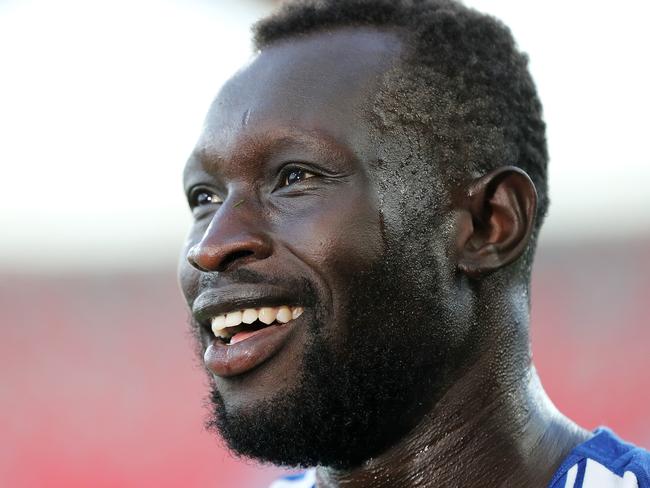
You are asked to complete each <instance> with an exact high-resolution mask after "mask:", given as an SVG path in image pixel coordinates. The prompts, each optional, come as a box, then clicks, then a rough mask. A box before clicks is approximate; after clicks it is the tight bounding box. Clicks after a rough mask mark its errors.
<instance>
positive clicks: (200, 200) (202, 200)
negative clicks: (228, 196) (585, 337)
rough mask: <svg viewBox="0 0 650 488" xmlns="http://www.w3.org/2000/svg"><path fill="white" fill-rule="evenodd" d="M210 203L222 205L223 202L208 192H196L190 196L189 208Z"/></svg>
mask: <svg viewBox="0 0 650 488" xmlns="http://www.w3.org/2000/svg"><path fill="white" fill-rule="evenodd" d="M212 203H223V200H221V198H219V196H218V195H216V194H214V193H212V192H211V191H208V190H197V191H195V192H193V193H192V195H191V196H190V207H192V208H193V209H194V208H196V207H200V206H202V205H210V204H212Z"/></svg>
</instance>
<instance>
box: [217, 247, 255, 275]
mask: <svg viewBox="0 0 650 488" xmlns="http://www.w3.org/2000/svg"><path fill="white" fill-rule="evenodd" d="M254 254H255V253H254V252H253V251H245V250H242V251H234V252H231V253H230V254H228V255H227V256H226V257H225V258H224V259H223V261H221V263H219V271H225V270H226V269H228V267H229V266H230V265H231V264H232V263H234V262H235V261H239V260H241V259H244V258H247V257H248V256H253V255H254Z"/></svg>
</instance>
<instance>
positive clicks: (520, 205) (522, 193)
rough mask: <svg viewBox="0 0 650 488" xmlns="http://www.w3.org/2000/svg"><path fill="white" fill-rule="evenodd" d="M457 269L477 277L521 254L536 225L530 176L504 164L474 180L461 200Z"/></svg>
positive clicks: (534, 193)
mask: <svg viewBox="0 0 650 488" xmlns="http://www.w3.org/2000/svg"><path fill="white" fill-rule="evenodd" d="M459 204H460V206H461V207H462V209H463V210H464V212H463V218H462V219H461V222H460V227H459V232H458V240H457V246H458V249H457V251H458V254H457V255H458V268H459V270H460V271H461V272H463V273H465V274H467V275H468V276H470V277H478V276H480V275H482V274H485V273H489V272H492V271H494V270H496V269H498V268H501V267H503V266H506V265H508V264H510V263H511V262H513V261H515V260H516V259H517V258H518V257H519V256H521V255H522V254H523V253H524V251H525V250H526V248H527V247H528V243H529V242H530V238H531V235H532V233H533V230H534V225H535V213H536V210H537V191H536V190H535V185H534V184H533V182H532V181H531V179H530V177H529V176H528V175H527V174H526V173H525V172H524V171H522V170H521V169H519V168H516V167H514V166H504V167H501V168H497V169H496V170H493V171H491V172H490V173H488V174H486V175H485V176H482V177H480V178H478V179H476V180H474V181H472V182H471V183H470V185H469V187H468V188H467V189H466V191H465V193H464V195H463V198H462V201H461V202H459Z"/></svg>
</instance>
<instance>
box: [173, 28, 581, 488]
mask: <svg viewBox="0 0 650 488" xmlns="http://www.w3.org/2000/svg"><path fill="white" fill-rule="evenodd" d="M402 51H403V45H402V41H401V40H400V38H399V36H398V35H397V34H396V33H392V32H387V31H378V30H370V29H368V30H366V29H355V30H351V29H340V30H337V31H334V32H332V33H328V34H319V35H312V36H309V37H307V38H304V39H300V40H293V41H291V42H285V43H280V44H277V45H274V46H272V47H270V48H267V49H265V50H264V51H263V52H262V53H260V54H259V55H258V56H257V57H256V58H255V60H254V61H253V62H252V64H250V65H249V66H247V67H246V68H245V69H243V70H242V71H241V72H240V73H238V74H237V75H236V76H235V77H234V78H233V79H231V81H230V82H229V83H228V84H227V85H226V86H225V87H224V89H223V90H222V91H221V93H220V94H219V96H218V97H217V99H216V100H215V102H214V104H213V106H212V108H211V110H210V112H209V114H208V117H207V119H206V124H205V129H204V132H203V134H202V136H201V138H200V140H199V142H198V144H197V147H196V149H195V151H194V153H193V156H192V157H191V158H190V160H189V162H188V165H187V167H186V170H185V186H186V190H187V192H188V195H189V198H190V203H191V204H192V205H193V206H194V210H193V212H194V217H195V221H194V225H193V227H192V229H191V231H190V234H189V237H188V240H187V242H186V248H185V251H184V252H185V255H186V256H187V259H186V260H181V265H180V270H179V273H180V279H181V284H182V288H183V291H184V294H185V297H186V300H187V302H188V304H189V306H190V308H191V309H193V310H194V311H195V312H196V310H197V304H196V302H197V297H199V296H201V294H203V295H204V296H205V293H206V290H207V291H208V292H209V293H213V294H214V295H215V296H216V295H218V294H219V293H220V292H221V293H222V294H226V295H228V294H231V295H232V294H234V295H236V294H237V293H238V292H240V291H241V293H242V294H244V295H245V294H246V293H247V290H249V289H250V287H251V286H249V285H250V284H247V285H246V286H245V287H244V285H242V284H241V282H240V281H239V277H240V276H241V272H242V271H246V270H249V271H251V272H254V273H256V274H257V275H259V276H262V277H264V278H265V280H267V281H268V282H269V283H273V284H274V286H275V288H274V290H275V291H274V293H276V294H277V295H279V298H278V300H279V301H281V300H282V299H285V298H286V300H289V297H290V296H292V289H291V288H290V287H288V286H287V287H284V288H283V285H282V284H283V283H290V284H294V283H298V282H299V280H300V279H301V278H306V279H308V280H309V281H310V282H311V283H313V284H314V286H315V289H316V292H317V295H318V297H319V300H320V301H321V303H324V304H325V309H326V310H327V311H328V314H327V317H326V320H325V323H326V327H327V328H328V331H329V332H330V333H331V334H332V336H333V337H336V336H337V335H342V334H343V332H344V331H343V330H342V329H344V328H345V325H346V324H345V321H344V320H343V319H342V318H341V317H344V316H345V312H346V311H348V310H349V309H350V307H353V304H350V303H349V302H348V300H347V299H346V295H345V292H344V290H345V289H346V284H347V283H348V281H349V276H350V275H351V274H354V273H359V272H363V270H364V269H366V268H367V267H368V266H370V265H371V264H372V263H373V262H376V261H377V260H379V259H382V253H383V252H384V246H383V245H382V242H383V240H382V239H383V237H382V232H385V231H386V229H390V228H391V225H390V224H391V222H390V218H391V215H393V213H391V212H390V209H386V208H382V207H381V204H380V201H382V199H381V198H380V195H379V193H378V192H379V190H378V187H377V185H376V184H375V179H374V177H373V172H372V168H371V162H372V161H374V160H375V159H376V157H377V156H376V152H375V144H374V143H373V141H374V140H376V132H375V128H374V127H373V126H372V124H371V123H370V121H369V120H368V117H367V115H366V114H367V108H368V106H369V104H371V101H372V99H373V95H374V93H375V92H376V90H377V89H378V87H379V85H380V82H381V77H382V75H384V74H385V73H386V72H387V70H389V69H391V68H392V67H394V66H395V65H396V64H397V63H399V59H400V53H401V52H402ZM450 194H451V195H452V196H453V198H451V203H449V205H448V208H446V209H445V213H446V219H447V223H448V224H449V225H448V226H447V229H451V231H450V232H447V233H445V234H433V235H431V239H432V243H433V245H434V246H436V247H437V248H438V249H440V250H443V251H444V252H441V255H444V256H445V259H447V260H448V262H447V263H446V264H447V265H448V266H449V267H450V268H452V269H457V270H458V273H459V277H460V279H459V280H457V283H456V284H455V285H454V286H456V287H457V288H453V287H452V286H451V285H450V286H449V290H448V292H449V293H448V295H449V296H450V297H451V298H450V299H451V300H454V303H455V304H456V305H455V306H457V307H458V309H459V311H460V312H461V314H462V312H463V311H465V310H466V311H473V310H474V309H478V308H479V307H483V308H482V310H483V309H486V304H487V310H488V311H486V312H484V313H482V315H481V320H482V321H483V322H484V324H485V325H486V327H485V330H488V331H490V332H489V333H486V334H485V337H482V339H481V341H480V344H481V352H480V355H479V356H478V357H477V359H476V361H473V362H472V363H471V364H470V365H468V366H467V367H465V368H464V369H463V371H462V372H459V374H458V377H457V379H456V381H454V383H453V384H452V385H450V387H449V388H448V389H447V390H446V391H445V392H444V394H442V395H441V397H440V398H439V399H438V400H437V401H436V402H435V404H434V405H433V406H432V407H431V408H430V409H429V411H427V412H426V413H425V414H424V415H423V416H422V417H421V418H420V419H418V421H417V422H416V425H415V427H414V428H413V429H411V430H410V431H408V432H405V433H404V435H403V436H402V437H401V439H400V440H399V441H398V442H397V443H395V444H394V445H392V446H391V447H390V448H389V449H388V450H386V451H385V452H383V453H382V454H381V455H380V456H376V457H374V458H372V459H369V460H367V461H366V462H365V463H363V464H362V465H361V466H358V467H355V468H353V469H345V470H334V469H331V468H328V467H326V466H325V467H319V468H318V472H317V478H318V486H319V487H337V486H346V487H367V486H373V487H381V486H386V487H388V486H393V487H394V486H400V487H401V486H403V487H411V486H412V487H416V486H432V487H433V486H464V487H474V486H476V487H479V486H481V487H484V486H531V487H533V486H539V487H543V486H546V484H547V483H548V482H549V481H550V478H551V476H552V475H553V473H554V471H555V470H556V469H557V467H558V466H559V464H560V462H561V460H562V459H563V458H564V457H565V456H566V454H567V453H568V452H569V451H570V449H572V448H573V447H574V446H575V445H577V444H578V443H580V442H582V441H583V440H585V439H586V438H587V437H588V436H589V433H588V432H586V431H584V430H582V429H580V428H579V427H577V426H575V425H574V424H572V423H571V422H570V421H569V420H568V419H566V418H565V417H563V416H562V415H561V414H560V413H559V412H557V410H555V408H554V407H553V406H552V404H551V403H550V401H549V400H548V398H547V397H546V395H545V393H544V391H543V389H542V388H541V385H540V383H539V380H538V378H537V375H536V373H535V370H534V368H533V367H532V365H531V363H530V353H529V349H528V336H527V332H526V330H527V321H528V303H527V292H526V285H525V284H517V283H514V284H512V285H511V286H510V281H511V280H508V279H504V280H502V281H499V280H498V279H497V278H495V276H498V273H500V272H501V271H502V270H504V269H506V268H507V267H508V266H509V265H511V264H512V263H514V262H516V261H517V259H518V258H519V257H520V256H522V254H523V253H524V252H525V251H526V249H527V247H528V245H529V243H530V239H531V235H532V232H533V228H534V215H535V208H536V193H535V188H534V186H533V184H532V183H531V181H530V179H529V178H528V176H527V175H526V174H524V173H523V172H521V171H520V170H518V169H516V168H512V167H503V168H499V169H498V170H496V171H493V172H491V173H489V174H487V175H482V176H479V177H478V178H476V177H472V178H468V179H467V181H466V182H464V183H463V184H462V185H459V186H457V187H454V188H450ZM382 227H384V228H383V229H382ZM495 283H496V284H495ZM504 283H508V286H506V287H504V286H503V284H504ZM495 287H496V288H495ZM278 289H279V290H280V291H278ZM242 290H243V291H242ZM495 290H497V291H496V292H495ZM522 291H524V293H523V294H522ZM209 293H208V294H209ZM522 296H523V297H524V298H522ZM283 303H284V302H283ZM297 304H299V303H297ZM304 305H305V313H304V317H303V320H304V321H309V320H310V308H309V306H308V304H304ZM195 318H196V322H197V323H198V326H199V327H201V328H200V331H201V332H200V336H201V346H202V350H203V352H205V351H206V349H208V347H209V344H210V340H211V339H210V333H209V332H208V328H207V327H205V317H204V316H203V315H201V314H200V313H198V314H195ZM513 323H517V324H520V326H519V327H518V328H517V330H520V331H521V332H520V333H517V334H516V335H515V336H514V337H513V334H512V333H511V331H512V330H513V328H512V327H511V326H510V325H511V324H513ZM299 325H300V324H299V323H298V325H296V326H293V328H291V329H287V330H288V332H287V333H286V337H284V338H283V339H282V345H281V347H280V346H279V347H278V351H277V353H273V354H272V355H270V357H268V358H266V357H265V358H264V360H263V361H261V362H260V363H259V364H257V365H256V366H255V367H254V368H251V369H250V370H246V371H245V372H244V373H241V374H230V372H227V374H224V372H223V371H222V370H218V372H217V373H215V372H214V370H211V372H212V375H211V377H212V379H213V381H214V382H215V384H216V387H217V389H218V390H219V392H220V394H221V396H222V398H223V401H224V406H225V409H226V410H227V411H232V412H236V411H238V410H243V409H251V408H253V409H254V408H255V405H256V404H257V403H258V402H262V401H264V400H266V399H269V398H272V397H273V396H274V395H276V394H278V393H279V392H280V393H281V392H282V391H284V390H289V389H291V388H292V387H293V386H295V383H296V382H297V381H299V380H300V373H301V372H300V369H299V368H300V364H301V362H300V359H301V354H302V351H303V350H304V349H305V347H306V343H307V341H308V339H309V337H308V335H307V332H306V328H305V327H300V326H299ZM209 369H210V368H209ZM229 371H230V370H229ZM233 371H235V372H236V371H238V370H236V368H235V370H233ZM479 474H480V475H479Z"/></svg>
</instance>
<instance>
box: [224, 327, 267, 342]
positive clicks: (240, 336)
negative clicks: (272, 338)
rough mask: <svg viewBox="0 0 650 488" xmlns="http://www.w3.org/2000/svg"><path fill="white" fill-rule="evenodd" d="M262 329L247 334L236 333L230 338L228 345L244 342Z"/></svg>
mask: <svg viewBox="0 0 650 488" xmlns="http://www.w3.org/2000/svg"><path fill="white" fill-rule="evenodd" d="M262 330H263V329H259V330H251V331H248V332H237V333H236V334H235V335H234V336H232V337H231V338H230V345H231V346H232V345H233V344H237V343H238V342H241V341H244V340H246V339H248V338H249V337H252V336H254V335H255V334H257V333H258V332H260V331H262Z"/></svg>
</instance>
